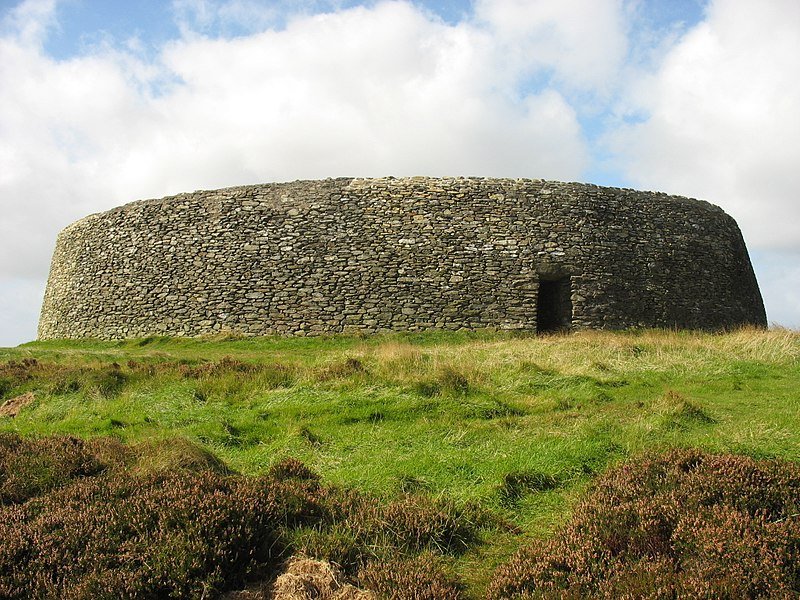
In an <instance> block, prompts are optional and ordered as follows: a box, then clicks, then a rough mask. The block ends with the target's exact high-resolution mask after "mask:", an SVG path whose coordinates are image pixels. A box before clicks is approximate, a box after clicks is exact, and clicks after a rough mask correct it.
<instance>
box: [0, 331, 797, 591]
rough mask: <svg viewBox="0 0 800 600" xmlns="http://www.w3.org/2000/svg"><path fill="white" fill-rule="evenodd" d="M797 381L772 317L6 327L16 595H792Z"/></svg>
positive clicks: (2, 437)
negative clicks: (341, 589) (96, 331)
mask: <svg viewBox="0 0 800 600" xmlns="http://www.w3.org/2000/svg"><path fill="white" fill-rule="evenodd" d="M797 389H800V335H799V334H797V333H795V332H791V331H782V330H773V331H757V330H741V331H735V332H730V333H725V334H703V333H691V332H655V331H644V332H626V333H603V332H587V333H581V334H575V335H570V336H549V337H531V336H519V335H514V334H511V333H491V332H478V333H460V332H459V333H450V334H446V333H438V334H406V335H398V334H395V335H387V336H375V337H369V338H358V337H331V338H313V339H274V338H261V339H204V340H176V339H162V338H147V339H143V340H134V341H126V342H37V343H32V344H26V345H23V346H20V347H18V348H14V349H0V405H3V404H7V405H8V406H10V407H12V406H13V410H11V411H9V412H8V414H7V415H6V416H2V415H0V512H2V517H1V518H2V524H0V540H2V541H3V543H1V544H0V597H6V596H7V597H20V598H21V597H37V595H38V597H74V598H80V597H87V596H89V595H93V596H99V597H115V595H117V596H118V595H120V594H122V595H125V594H127V595H130V596H134V597H168V596H172V597H213V596H214V595H215V594H217V593H221V592H222V591H223V590H233V589H237V588H242V587H244V586H245V585H246V584H247V583H248V582H252V581H254V580H256V581H271V580H272V578H274V576H275V575H276V574H277V573H278V572H279V571H280V570H281V569H283V568H284V564H285V562H286V560H287V559H288V558H289V557H290V556H308V557H312V558H320V559H325V560H327V561H332V562H333V563H336V564H337V565H339V567H337V568H341V569H342V573H343V574H344V577H346V578H347V580H348V581H349V582H350V583H352V584H353V585H354V586H358V587H359V588H362V589H365V590H366V589H368V590H372V592H373V593H376V594H378V596H379V597H381V595H382V596H386V597H392V598H402V597H417V598H422V597H427V598H440V597H441V598H444V597H446V598H457V597H464V598H471V597H484V596H486V595H489V596H490V597H514V596H515V595H518V596H520V597H549V596H548V595H550V596H552V597H565V596H566V597H576V598H577V597H585V596H587V595H589V596H592V595H593V596H603V595H606V596H608V597H619V596H624V595H625V594H628V595H630V597H640V596H641V595H645V596H647V595H648V594H649V595H650V596H652V597H674V596H676V595H679V596H682V595H687V596H691V595H693V594H694V595H696V596H698V597H704V595H705V596H706V597H707V596H709V594H710V595H712V596H714V595H718V596H721V597H725V596H727V597H762V596H763V597H790V596H791V595H792V594H796V593H800V584H798V581H800V578H799V577H798V571H797V564H798V562H799V561H798V560H797V558H798V556H797V552H798V548H800V539H798V508H797V506H798V503H800V502H799V501H798V493H799V492H798V490H799V489H800V488H798V484H797V479H798V475H797V461H798V459H800V430H799V429H798V427H797V423H796V419H797V414H800V397H798V395H797V392H796V390H797ZM20 398H22V399H23V400H24V402H23V401H21V400H20ZM12 413H13V414H12ZM734 484H735V485H734ZM736 486H738V487H736ZM748 486H749V487H748ZM637 494H638V495H637ZM731 499H737V500H736V502H734V501H733V500H731ZM737 502H738V503H737ZM593 515H599V516H600V517H598V518H595V517H593ZM732 532H736V534H735V535H734V533H732ZM726 536H727V537H726ZM243 548H246V549H247V550H246V552H243ZM520 548H522V550H520ZM720 548H722V550H720ZM567 549H569V552H567V551H566V550H567ZM748 552H749V553H748ZM726 556H729V557H736V560H735V561H732V560H727V559H725V557H726ZM715 557H716V558H715ZM720 557H721V558H720ZM717 559H719V560H721V561H722V562H719V563H718V562H714V561H715V560H717ZM593 561H595V562H593ZM612 566H613V569H612ZM748 570H750V571H748ZM712 572H713V573H714V574H716V575H714V577H711V576H710V575H709V576H703V577H702V580H703V581H711V583H710V584H709V585H711V586H717V587H708V588H703V587H702V585H701V583H702V582H701V581H700V579H701V575H698V574H703V573H705V574H710V573H712ZM747 572H753V573H755V572H758V576H753V577H750V579H752V582H751V583H747V585H745V579H746V578H745V577H743V576H742V573H747ZM717 575H718V576H717ZM411 581H413V582H416V583H415V584H414V585H415V586H416V591H415V592H414V594H416V595H412V596H409V595H405V596H404V595H403V594H408V593H410V592H409V591H408V587H407V586H408V585H410V584H409V583H408V582H411ZM759 582H761V583H759ZM743 586H744V587H743ZM748 586H749V587H748ZM37 590H38V591H37ZM403 590H406V591H405V592H404V591H403ZM648 590H649V591H648Z"/></svg>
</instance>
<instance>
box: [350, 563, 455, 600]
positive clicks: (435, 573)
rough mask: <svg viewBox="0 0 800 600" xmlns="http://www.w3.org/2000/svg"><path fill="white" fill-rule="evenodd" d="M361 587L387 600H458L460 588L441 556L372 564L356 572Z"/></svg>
mask: <svg viewBox="0 0 800 600" xmlns="http://www.w3.org/2000/svg"><path fill="white" fill-rule="evenodd" d="M358 579H359V582H360V584H361V585H362V586H363V587H365V588H366V589H368V590H371V591H373V592H376V593H377V594H378V595H379V596H380V597H381V598H386V599H388V600H459V599H461V598H464V597H465V596H464V591H463V586H462V585H461V584H460V583H459V582H458V580H457V579H456V577H455V576H454V575H453V574H452V573H451V572H450V571H449V569H448V568H447V566H446V565H445V563H444V561H443V560H442V558H441V557H440V556H436V555H435V554H431V553H423V554H420V555H418V556H413V557H397V558H392V559H388V560H373V561H370V562H369V563H367V565H366V566H365V567H364V568H363V569H361V570H360V571H359V574H358Z"/></svg>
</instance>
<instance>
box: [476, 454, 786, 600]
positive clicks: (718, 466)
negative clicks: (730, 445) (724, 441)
mask: <svg viewBox="0 0 800 600" xmlns="http://www.w3.org/2000/svg"><path fill="white" fill-rule="evenodd" d="M798 564H800V465H797V464H795V463H791V462H786V461H777V460H770V461H756V460H753V459H751V458H747V457H742V456H734V455H714V454H707V453H704V452H700V451H696V450H676V451H672V452H669V453H667V454H665V455H661V456H649V457H646V458H645V459H643V460H640V461H638V462H635V463H628V464H626V465H624V466H622V467H620V468H617V469H614V470H612V471H610V472H608V473H607V474H605V475H603V476H601V477H600V478H599V480H598V481H597V482H596V483H595V485H594V486H593V489H592V491H591V493H590V494H589V496H588V497H587V498H586V499H585V500H584V501H583V502H582V503H581V504H580V505H579V506H578V508H577V509H576V511H575V513H574V515H573V517H572V519H571V520H570V522H569V523H568V524H567V525H566V526H565V527H564V528H563V529H562V530H561V531H559V532H558V533H557V534H556V535H555V536H554V537H553V538H551V539H549V540H545V541H540V542H535V543H534V544H532V545H530V546H528V547H526V548H524V549H523V550H522V551H520V552H519V553H518V554H517V555H516V556H515V557H514V558H513V559H512V560H511V561H510V562H508V563H507V564H505V565H502V566H501V567H500V568H499V569H498V570H497V572H496V574H495V577H494V580H493V581H492V583H491V584H490V588H489V597H490V598H514V597H537V598H563V597H574V598H583V597H605V598H620V597H627V598H642V597H647V598H675V597H680V598H683V597H692V598H712V597H713V598H762V597H769V598H788V597H796V596H797V595H798V594H800V570H799V569H798Z"/></svg>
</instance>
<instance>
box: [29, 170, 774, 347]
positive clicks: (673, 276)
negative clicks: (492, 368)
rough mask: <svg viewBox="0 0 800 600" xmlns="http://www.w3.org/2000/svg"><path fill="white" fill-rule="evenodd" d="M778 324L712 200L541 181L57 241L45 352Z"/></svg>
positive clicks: (325, 186) (164, 204) (168, 205)
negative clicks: (204, 342) (98, 343)
mask: <svg viewBox="0 0 800 600" xmlns="http://www.w3.org/2000/svg"><path fill="white" fill-rule="evenodd" d="M741 325H757V326H764V325H766V316H765V313H764V306H763V303H762V300H761V295H760V293H759V289H758V284H757V283H756V279H755V276H754V274H753V269H752V266H751V264H750V259H749V257H748V254H747V249H746V248H745V245H744V241H743V239H742V235H741V233H740V231H739V228H738V227H737V225H736V222H735V221H734V220H733V219H732V218H731V217H729V216H728V215H727V214H725V213H724V212H723V211H722V210H721V209H720V208H718V207H716V206H714V205H711V204H708V203H707V202H703V201H698V200H691V199H688V198H682V197H678V196H669V195H666V194H661V193H651V192H640V191H635V190H629V189H616V188H607V187H598V186H594V185H586V184H578V183H558V182H552V181H542V180H535V179H485V178H442V179H438V178H426V177H411V178H402V179H395V178H391V177H389V178H383V179H326V180H320V181H297V182H293V183H277V184H266V185H254V186H246V187H234V188H228V189H222V190H216V191H198V192H194V193H190V194H180V195H177V196H171V197H168V198H162V199H159V200H142V201H139V202H133V203H131V204H127V205H125V206H122V207H119V208H115V209H113V210H110V211H108V212H104V213H100V214H94V215H90V216H88V217H86V218H84V219H81V220H80V221H77V222H76V223H73V224H72V225H70V226H69V227H67V228H66V229H64V231H62V232H61V234H60V235H59V236H58V241H57V244H56V249H55V253H54V256H53V263H52V268H51V271H50V278H49V280H48V284H47V291H46V293H45V297H44V304H43V307H42V314H41V320H40V323H39V338H40V339H50V338H101V339H119V338H132V337H144V336H151V335H169V336H203V335H213V334H240V335H272V334H278V335H316V334H324V333H338V332H364V333H375V332H382V331H418V330H428V329H447V330H457V329H479V328H497V329H518V330H525V331H538V332H546V331H557V330H566V329H587V328H608V329H622V328H632V327H636V328H642V327H668V328H693V329H709V330H716V329H725V328H731V327H737V326H741Z"/></svg>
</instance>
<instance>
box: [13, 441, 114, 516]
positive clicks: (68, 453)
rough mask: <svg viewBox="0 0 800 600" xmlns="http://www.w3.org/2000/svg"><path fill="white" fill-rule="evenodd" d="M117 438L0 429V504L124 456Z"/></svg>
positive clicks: (43, 490)
mask: <svg viewBox="0 0 800 600" xmlns="http://www.w3.org/2000/svg"><path fill="white" fill-rule="evenodd" d="M127 454H128V450H127V448H126V447H125V446H123V445H122V444H120V443H119V442H115V441H113V440H108V439H98V440H93V441H91V442H87V441H84V440H81V439H78V438H74V437H67V436H51V437H45V438H39V439H36V438H33V439H31V438H23V437H20V436H19V435H17V434H13V433H0V506H3V505H7V504H18V503H21V502H25V501H26V500H28V499H29V498H32V497H35V496H39V495H41V494H44V493H46V492H49V491H50V490H53V489H56V488H58V487H61V486H63V485H65V484H67V483H70V482H71V481H72V480H74V479H76V478H80V477H87V476H92V475H97V474H99V473H101V472H103V471H104V470H105V469H106V468H107V467H108V466H109V465H112V464H119V463H120V462H123V461H125V460H126V459H127Z"/></svg>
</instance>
